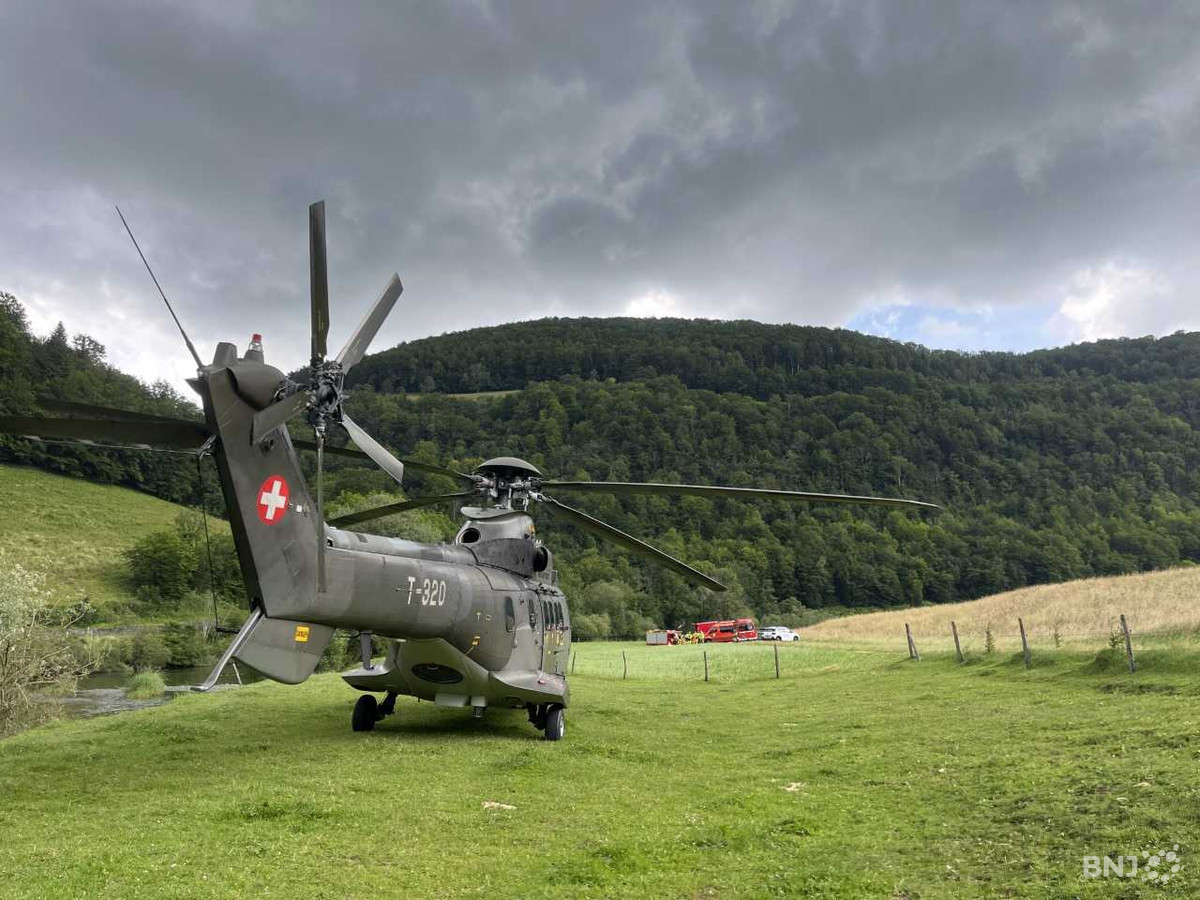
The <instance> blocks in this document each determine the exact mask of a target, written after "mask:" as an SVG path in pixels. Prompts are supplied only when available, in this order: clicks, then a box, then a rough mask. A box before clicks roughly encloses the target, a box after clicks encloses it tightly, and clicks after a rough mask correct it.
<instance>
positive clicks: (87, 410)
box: [37, 397, 203, 427]
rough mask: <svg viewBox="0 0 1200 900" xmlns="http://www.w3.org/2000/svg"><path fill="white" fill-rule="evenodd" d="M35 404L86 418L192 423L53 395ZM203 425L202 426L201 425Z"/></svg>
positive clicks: (116, 420) (172, 417) (64, 413)
mask: <svg viewBox="0 0 1200 900" xmlns="http://www.w3.org/2000/svg"><path fill="white" fill-rule="evenodd" d="M37 405H38V406H40V407H41V408H42V409H46V410H49V411H50V412H56V413H62V414H63V415H67V416H74V417H76V418H80V417H82V418H86V419H108V420H110V421H113V422H172V423H176V424H179V423H182V424H185V425H192V424H199V423H193V422H192V421H191V420H190V419H180V418H176V417H174V416H159V415H155V414H153V413H143V412H134V411H133V410H131V409H115V408H113V407H111V406H94V405H92V404H91V403H76V402H75V401H73V400H56V399H54V398H53V397H43V398H42V399H40V400H38V401H37ZM201 427H203V426H201Z"/></svg>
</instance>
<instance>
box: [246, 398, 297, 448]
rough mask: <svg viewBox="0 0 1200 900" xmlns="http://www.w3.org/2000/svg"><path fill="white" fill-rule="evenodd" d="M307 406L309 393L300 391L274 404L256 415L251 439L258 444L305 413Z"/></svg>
mask: <svg viewBox="0 0 1200 900" xmlns="http://www.w3.org/2000/svg"><path fill="white" fill-rule="evenodd" d="M307 405H308V393H307V392H306V391H300V392H299V393H296V394H292V395H291V396H290V397H284V398H283V399H282V400H280V401H278V402H276V403H272V404H271V405H270V406H268V407H267V408H266V409H261V410H259V411H258V412H256V413H255V414H254V423H253V426H252V429H251V432H250V439H251V440H252V441H253V442H254V443H256V444H257V443H258V442H259V441H261V440H262V439H263V438H265V437H266V436H267V435H268V434H270V433H271V432H272V431H274V430H275V429H276V428H278V427H279V426H280V425H283V424H284V423H285V422H287V421H288V420H289V419H291V418H292V417H293V416H295V415H298V414H299V413H301V412H303V411H304V408H305V407H306V406H307Z"/></svg>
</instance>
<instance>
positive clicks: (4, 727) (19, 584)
mask: <svg viewBox="0 0 1200 900" xmlns="http://www.w3.org/2000/svg"><path fill="white" fill-rule="evenodd" d="M45 582H46V579H45V576H43V575H40V574H37V573H34V572H29V571H27V570H25V569H24V568H22V567H21V566H19V565H16V564H15V563H10V562H9V561H7V560H5V559H3V558H0V735H3V734H8V733H10V732H12V731H16V730H17V729H18V728H22V727H24V726H26V725H30V724H32V723H34V722H35V721H37V720H38V719H41V718H45V717H46V716H47V715H48V714H49V713H51V712H52V711H53V707H51V706H49V704H46V703H43V702H40V700H39V695H45V694H64V693H69V692H70V691H71V690H73V689H74V687H75V684H76V682H77V681H78V679H79V677H80V676H81V675H84V674H86V673H87V672H88V671H91V669H92V668H93V663H92V661H91V660H86V659H85V660H84V661H81V659H80V657H79V656H78V655H77V653H78V647H75V648H73V647H72V641H71V636H70V634H69V632H68V631H67V628H68V627H69V626H71V625H73V624H74V623H75V621H76V619H77V618H78V617H79V615H80V613H81V610H80V609H79V608H75V609H64V608H61V607H58V608H56V607H54V606H52V605H51V603H50V595H49V593H48V592H47V591H46V589H45ZM73 649H74V650H75V652H73Z"/></svg>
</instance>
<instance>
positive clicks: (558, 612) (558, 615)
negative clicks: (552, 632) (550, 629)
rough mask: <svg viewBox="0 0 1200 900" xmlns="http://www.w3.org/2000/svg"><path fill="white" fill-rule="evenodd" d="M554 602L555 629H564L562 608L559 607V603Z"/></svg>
mask: <svg viewBox="0 0 1200 900" xmlns="http://www.w3.org/2000/svg"><path fill="white" fill-rule="evenodd" d="M553 602H554V627H555V628H562V607H561V606H559V605H558V601H557V600H555V601H553Z"/></svg>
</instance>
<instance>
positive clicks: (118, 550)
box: [0, 465, 228, 622]
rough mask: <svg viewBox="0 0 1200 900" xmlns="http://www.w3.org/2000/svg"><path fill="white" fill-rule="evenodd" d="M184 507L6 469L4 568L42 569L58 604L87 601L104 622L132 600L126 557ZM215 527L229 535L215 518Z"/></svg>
mask: <svg viewBox="0 0 1200 900" xmlns="http://www.w3.org/2000/svg"><path fill="white" fill-rule="evenodd" d="M182 510H183V507H181V506H176V505H175V504H174V503H168V502H166V501H165V500H159V499H158V498H156V497H151V496H149V495H147V494H139V493H138V492H136V491H131V490H129V489H128V488H123V487H117V486H115V485H102V484H92V483H91V482H88V481H84V480H82V479H80V478H71V477H68V476H66V475H54V474H51V473H49V472H43V471H40V470H38V469H31V468H26V467H23V466H8V465H0V564H2V563H3V562H4V561H5V560H7V561H10V562H17V563H20V564H21V565H22V566H24V567H25V568H27V569H30V570H33V571H35V572H41V573H42V574H44V575H46V577H47V581H46V587H47V588H48V589H49V590H50V591H51V593H52V594H53V595H54V597H55V599H56V600H60V601H65V602H73V601H76V600H86V601H87V602H88V603H89V604H91V605H92V606H93V607H95V609H96V612H97V614H98V620H99V621H101V622H104V621H107V616H108V611H109V607H111V606H114V605H121V604H123V603H125V602H126V601H128V600H129V598H130V587H129V585H128V583H127V576H126V574H125V573H126V566H125V564H124V561H123V558H122V555H121V554H122V553H123V552H124V551H125V550H127V549H128V548H130V547H132V546H133V545H134V544H135V543H137V542H138V541H139V540H140V539H141V538H143V537H145V536H146V535H147V534H150V533H151V532H153V531H159V530H162V529H169V528H171V527H172V526H173V524H174V522H175V519H176V517H177V516H178V515H179V514H180V512H181V511H182ZM209 527H210V528H212V529H213V531H214V533H219V532H222V531H226V530H228V526H227V525H226V524H225V523H224V522H223V521H220V520H218V519H215V518H211V519H210V520H209Z"/></svg>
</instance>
